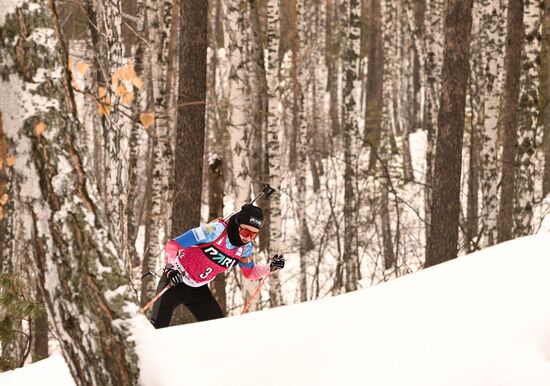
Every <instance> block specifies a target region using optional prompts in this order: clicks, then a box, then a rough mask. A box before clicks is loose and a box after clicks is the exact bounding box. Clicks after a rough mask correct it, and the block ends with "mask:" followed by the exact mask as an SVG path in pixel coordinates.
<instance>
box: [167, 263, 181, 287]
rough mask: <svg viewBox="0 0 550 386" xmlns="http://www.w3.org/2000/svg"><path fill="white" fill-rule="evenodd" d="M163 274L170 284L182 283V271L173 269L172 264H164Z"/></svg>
mask: <svg viewBox="0 0 550 386" xmlns="http://www.w3.org/2000/svg"><path fill="white" fill-rule="evenodd" d="M164 274H165V275H166V278H167V279H168V280H170V282H171V283H172V285H178V284H180V283H183V275H182V273H181V272H180V271H178V270H177V269H175V268H174V266H173V265H172V264H166V266H165V267H164Z"/></svg>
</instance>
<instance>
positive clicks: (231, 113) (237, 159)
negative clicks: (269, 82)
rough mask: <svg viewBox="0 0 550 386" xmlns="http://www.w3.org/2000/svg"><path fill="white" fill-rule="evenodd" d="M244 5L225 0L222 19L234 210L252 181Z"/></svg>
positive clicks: (246, 287)
mask: <svg viewBox="0 0 550 386" xmlns="http://www.w3.org/2000/svg"><path fill="white" fill-rule="evenodd" d="M247 9H248V7H247V5H246V2H245V1H243V0H227V1H226V2H225V15H226V20H227V26H226V29H225V31H224V37H225V44H226V54H227V58H228V61H229V68H230V69H229V82H228V98H229V106H228V121H227V131H228V133H229V147H230V149H231V164H232V171H233V185H234V188H235V210H239V209H240V205H242V204H243V203H245V202H248V201H249V200H250V191H251V188H250V187H251V184H252V179H251V177H250V171H249V169H250V168H249V154H248V144H249V135H250V133H249V132H248V131H247V127H248V122H249V117H247V115H246V106H247V97H246V93H245V90H246V84H245V76H246V74H245V71H244V69H245V55H244V42H243V38H244V36H246V26H245V19H246V17H248V12H247ZM242 283H243V296H244V301H245V303H246V302H247V301H248V299H250V298H251V297H252V294H253V293H254V291H255V289H256V285H257V284H256V283H254V282H252V281H250V280H243V281H242ZM259 303H260V299H259V297H257V298H256V299H255V300H254V302H253V304H252V305H251V306H250V310H251V311H252V310H256V309H258V307H259Z"/></svg>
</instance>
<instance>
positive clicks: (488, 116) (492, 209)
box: [480, 0, 505, 246]
mask: <svg viewBox="0 0 550 386" xmlns="http://www.w3.org/2000/svg"><path fill="white" fill-rule="evenodd" d="M480 5H481V10H480V12H481V20H480V40H481V42H482V43H481V45H482V49H483V53H482V58H481V66H482V68H483V69H484V74H483V77H482V79H483V83H482V84H483V94H482V98H483V101H482V106H483V112H482V114H483V117H484V123H483V127H482V128H481V130H482V132H481V139H482V147H481V160H482V165H483V167H482V177H481V178H482V184H481V196H482V205H481V207H482V216H481V218H482V224H481V226H482V229H483V245H484V246H490V245H493V244H495V243H496V241H497V216H498V184H499V181H500V167H499V151H500V150H499V145H498V115H499V104H500V99H501V97H502V82H503V79H504V78H503V72H504V71H503V66H504V38H503V37H504V35H505V29H504V24H505V12H504V9H503V8H502V7H501V6H500V4H499V1H497V0H483V1H482V2H481V4H480Z"/></svg>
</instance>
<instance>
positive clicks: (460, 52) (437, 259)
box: [425, 0, 473, 267]
mask: <svg viewBox="0 0 550 386" xmlns="http://www.w3.org/2000/svg"><path fill="white" fill-rule="evenodd" d="M472 4H473V0H449V2H448V3H447V10H446V16H445V51H444V56H443V67H442V74H441V80H442V85H441V99H440V110H439V115H438V125H439V128H438V129H439V130H438V134H437V149H436V159H435V169H434V185H433V203H432V221H431V224H430V239H431V242H430V244H429V249H428V253H427V256H426V262H425V266H426V267H430V266H432V265H435V264H439V263H441V262H444V261H447V260H450V259H453V258H455V257H456V256H457V248H458V226H459V216H460V174H461V169H462V141H463V134H464V115H465V114H464V112H465V103H466V87H467V83H468V72H469V55H470V33H471V27H472Z"/></svg>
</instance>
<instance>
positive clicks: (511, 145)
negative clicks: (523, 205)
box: [497, 0, 524, 243]
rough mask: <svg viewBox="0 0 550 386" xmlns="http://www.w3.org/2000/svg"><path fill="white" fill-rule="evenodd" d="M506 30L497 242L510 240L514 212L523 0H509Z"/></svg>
mask: <svg viewBox="0 0 550 386" xmlns="http://www.w3.org/2000/svg"><path fill="white" fill-rule="evenodd" d="M507 21H508V23H507V27H506V49H505V53H504V54H505V56H504V71H505V72H506V75H505V78H504V101H503V109H502V135H503V140H502V141H503V148H502V180H501V192H500V202H499V210H498V224H497V227H498V239H497V241H498V242H499V243H500V242H503V241H506V240H510V239H511V238H512V226H513V211H514V184H515V179H516V156H517V133H518V128H517V121H518V119H517V113H516V111H517V107H518V99H519V91H520V86H519V81H520V72H521V46H522V44H523V36H524V26H523V0H510V1H509V3H508V18H507Z"/></svg>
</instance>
